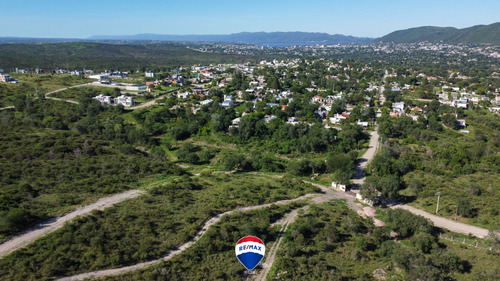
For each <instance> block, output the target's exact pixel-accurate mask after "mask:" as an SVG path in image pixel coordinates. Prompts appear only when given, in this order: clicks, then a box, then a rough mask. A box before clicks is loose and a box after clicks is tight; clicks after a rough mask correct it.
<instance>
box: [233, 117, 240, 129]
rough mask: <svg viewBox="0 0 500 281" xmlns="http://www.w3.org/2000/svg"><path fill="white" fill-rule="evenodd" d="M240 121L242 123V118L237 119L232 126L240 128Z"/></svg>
mask: <svg viewBox="0 0 500 281" xmlns="http://www.w3.org/2000/svg"><path fill="white" fill-rule="evenodd" d="M240 121H241V118H240V117H238V118H235V119H233V121H232V124H233V125H234V126H236V127H238V125H239V124H240Z"/></svg>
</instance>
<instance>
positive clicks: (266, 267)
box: [249, 205, 309, 281]
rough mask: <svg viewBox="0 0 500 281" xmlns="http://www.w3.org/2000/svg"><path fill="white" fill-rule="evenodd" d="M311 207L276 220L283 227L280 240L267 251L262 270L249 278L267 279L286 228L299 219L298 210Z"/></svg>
mask: <svg viewBox="0 0 500 281" xmlns="http://www.w3.org/2000/svg"><path fill="white" fill-rule="evenodd" d="M307 209H309V205H308V206H305V207H302V208H300V209H295V210H293V211H291V212H290V213H288V214H287V215H285V217H284V218H283V219H281V220H280V221H278V222H276V223H275V225H281V229H280V232H279V238H278V240H277V241H276V242H275V243H274V244H273V246H272V247H271V249H270V250H269V251H268V252H267V255H266V260H265V261H264V262H263V263H262V270H259V271H258V272H257V273H256V274H255V275H253V276H251V277H250V278H249V279H250V280H255V281H265V280H266V277H267V275H268V274H269V271H270V270H271V267H272V265H273V263H274V261H275V260H276V253H277V252H278V249H279V247H280V245H281V241H282V240H283V235H284V234H285V232H286V230H287V229H288V226H289V225H290V224H292V223H293V222H295V219H297V216H298V212H299V210H304V211H306V210H307Z"/></svg>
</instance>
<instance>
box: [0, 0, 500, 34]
mask: <svg viewBox="0 0 500 281" xmlns="http://www.w3.org/2000/svg"><path fill="white" fill-rule="evenodd" d="M499 11H500V1H498V0H484V1H471V0H454V1H453V0H442V1H439V0H435V1H428V0H421V1H418V2H417V1H394V0H379V1H377V0H357V1H336V0H333V1H332V0H330V1H327V0H316V1H314V0H313V1H299V0H288V1H282V0H275V1H272V0H271V1H269V0H268V1H262V0H254V1H235V0H215V1H206V0H193V1H168V0H167V1H154V0H153V1H148V2H141V1H132V0H123V1H95V0H87V1H56V0H44V1H38V0H19V1H11V2H8V1H3V3H2V4H0V26H2V29H1V31H0V37H40V38H87V37H90V36H93V35H134V34H141V33H154V34H169V35H188V34H196V35H206V34H210V35H213V34H231V33H239V32H245V31H247V32H260V31H264V32H274V31H285V32H286V31H304V32H324V33H328V34H343V35H352V36H357V37H373V38H376V37H381V36H384V35H386V34H388V33H390V32H393V31H396V30H400V29H407V28H412V27H419V26H441V27H448V26H451V27H456V28H464V27H470V26H474V25H479V24H491V23H494V22H498V21H500V17H499V16H498V12H499Z"/></svg>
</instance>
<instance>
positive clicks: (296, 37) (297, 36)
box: [88, 32, 373, 46]
mask: <svg viewBox="0 0 500 281" xmlns="http://www.w3.org/2000/svg"><path fill="white" fill-rule="evenodd" d="M88 39H89V40H142V41H144V40H153V41H198V42H227V43H241V44H254V45H259V46H292V45H300V46H302V45H317V44H325V45H327V44H328V45H332V44H359V43H369V42H371V41H373V38H361V37H354V36H346V35H340V34H335V35H330V34H327V33H313V32H241V33H234V34H228V35H162V34H137V35H124V36H110V35H98V36H92V37H89V38H88Z"/></svg>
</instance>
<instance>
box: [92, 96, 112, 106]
mask: <svg viewBox="0 0 500 281" xmlns="http://www.w3.org/2000/svg"><path fill="white" fill-rule="evenodd" d="M93 99H95V100H98V101H99V102H101V103H107V104H112V103H113V99H112V98H111V96H103V95H102V94H100V95H98V96H97V97H93Z"/></svg>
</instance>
